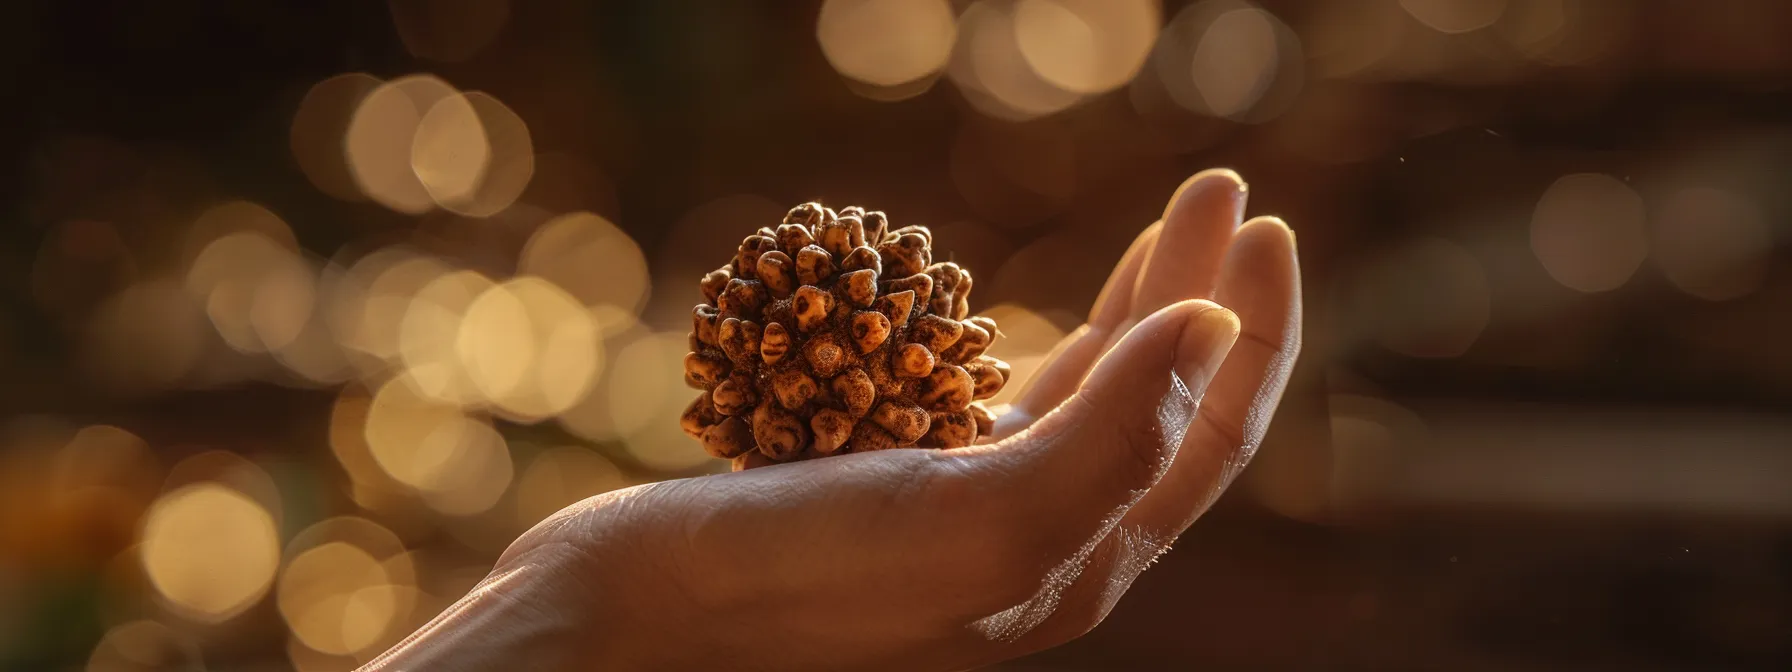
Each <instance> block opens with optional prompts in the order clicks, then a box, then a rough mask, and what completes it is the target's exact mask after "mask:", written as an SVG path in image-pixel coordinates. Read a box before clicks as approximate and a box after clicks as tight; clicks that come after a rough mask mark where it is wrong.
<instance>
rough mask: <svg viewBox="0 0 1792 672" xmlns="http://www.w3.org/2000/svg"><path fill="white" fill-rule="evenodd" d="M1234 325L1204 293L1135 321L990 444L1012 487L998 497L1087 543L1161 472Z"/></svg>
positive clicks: (1232, 335) (1216, 366) (1236, 328)
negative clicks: (1021, 425)
mask: <svg viewBox="0 0 1792 672" xmlns="http://www.w3.org/2000/svg"><path fill="white" fill-rule="evenodd" d="M1238 332H1239V323H1238V318H1237V316H1235V315H1233V314H1232V312H1231V311H1229V310H1226V309H1225V308H1222V307H1220V306H1219V305H1217V304H1214V303H1212V302H1209V301H1204V300H1193V301H1183V302H1180V303H1176V304H1172V305H1170V306H1168V307H1165V308H1163V309H1162V310H1159V311H1157V312H1156V313H1153V314H1151V315H1150V316H1149V317H1147V318H1145V319H1144V320H1143V321H1141V322H1139V324H1138V325H1137V326H1135V327H1133V328H1132V329H1131V330H1130V331H1129V332H1128V333H1127V334H1126V336H1125V337H1124V338H1122V339H1121V340H1120V342H1119V343H1118V344H1116V345H1115V346H1114V348H1113V349H1112V350H1110V351H1109V352H1108V353H1107V354H1106V355H1104V356H1103V357H1102V358H1101V361H1099V362H1098V363H1096V365H1095V369H1094V370H1093V371H1091V372H1090V373H1089V376H1088V378H1086V379H1084V381H1083V384H1082V387H1081V388H1080V389H1078V390H1077V393H1076V394H1075V395H1073V396H1071V398H1070V399H1069V400H1067V401H1065V402H1064V403H1063V404H1062V405H1060V406H1059V407H1058V408H1057V409H1056V410H1053V411H1052V412H1051V413H1048V414H1046V415H1045V417H1043V418H1040V419H1039V421H1038V422H1036V423H1034V424H1033V426H1032V427H1030V428H1028V429H1027V430H1026V431H1025V432H1022V433H1021V434H1018V435H1016V436H1014V437H1012V438H1010V439H1009V440H1007V441H1004V442H1002V443H999V444H995V445H994V446H991V451H990V453H991V457H993V458H997V459H1001V460H1004V461H1007V462H1009V463H1008V464H1005V465H1003V466H1004V468H1003V469H1001V472H1002V473H1005V474H1006V475H1007V478H1005V479H1003V480H1004V481H1005V483H1004V484H1003V485H1004V486H1007V487H1011V488H1013V489H1014V490H1015V492H1013V493H1012V495H1011V496H1009V497H1006V498H1005V500H1006V501H1010V502H1016V503H1019V505H1021V506H1025V507H1028V508H1032V509H1034V510H1033V511H1028V512H1020V513H1023V515H1026V516H1027V517H1032V516H1039V518H1035V519H1036V520H1052V521H1057V522H1058V523H1060V524H1057V525H1053V527H1055V528H1058V529H1061V530H1063V531H1064V533H1065V534H1072V535H1074V534H1080V535H1081V537H1080V538H1077V539H1074V540H1072V541H1074V543H1075V544H1076V545H1079V546H1080V545H1081V544H1083V543H1085V542H1087V541H1088V537H1087V535H1088V532H1089V530H1090V529H1091V527H1090V526H1100V525H1103V524H1105V521H1107V520H1110V519H1113V518H1114V516H1115V512H1116V511H1117V510H1119V509H1122V508H1124V507H1126V506H1129V505H1131V504H1132V503H1133V502H1134V501H1136V500H1137V498H1138V497H1139V496H1140V495H1142V494H1143V493H1144V491H1145V490H1146V489H1148V488H1150V487H1151V486H1152V485H1153V484H1155V483H1156V482H1157V480H1158V478H1160V477H1161V476H1162V475H1163V472H1164V470H1165V469H1166V468H1167V467H1168V466H1169V465H1170V463H1171V461H1172V459H1173V458H1174V457H1175V455H1176V450H1177V448H1178V447H1179V446H1181V444H1182V437H1183V434H1185V433H1186V432H1187V430H1188V427H1189V425H1190V423H1191V422H1192V421H1193V420H1194V418H1195V408H1196V406H1197V405H1198V404H1199V403H1200V399H1201V395H1202V394H1203V393H1205V391H1206V389H1207V382H1208V381H1209V380H1211V379H1212V378H1213V373H1214V372H1216V371H1218V370H1219V367H1220V363H1221V362H1223V361H1224V360H1225V358H1226V353H1227V352H1229V351H1231V349H1232V343H1233V342H1234V341H1235V340H1237V338H1238ZM1038 509H1046V510H1044V511H1041V510H1038ZM1084 523H1087V525H1085V524H1084ZM1074 547H1075V546H1073V548H1074Z"/></svg>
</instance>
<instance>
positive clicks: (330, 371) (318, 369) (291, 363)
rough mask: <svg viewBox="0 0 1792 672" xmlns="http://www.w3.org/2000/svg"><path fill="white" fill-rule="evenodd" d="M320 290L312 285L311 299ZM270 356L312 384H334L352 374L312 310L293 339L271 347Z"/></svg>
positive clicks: (328, 331)
mask: <svg viewBox="0 0 1792 672" xmlns="http://www.w3.org/2000/svg"><path fill="white" fill-rule="evenodd" d="M320 291H321V290H320V289H318V288H313V290H312V292H313V299H314V300H315V298H316V294H318V293H319V292H320ZM273 355H274V360H275V361H277V362H279V363H280V365H281V366H284V367H286V370H287V371H291V372H292V373H293V374H295V375H297V376H298V377H299V378H301V379H303V382H304V383H309V384H312V385H336V384H340V383H343V382H346V381H347V380H348V379H349V378H351V377H352V376H353V375H354V369H353V368H352V367H351V366H350V365H349V360H348V356H347V354H346V353H344V352H343V350H342V346H341V345H340V344H338V343H337V342H336V340H335V336H334V334H332V333H331V331H330V328H329V327H328V326H327V324H326V320H325V318H324V316H323V315H322V314H320V313H319V312H318V311H316V310H313V312H312V314H311V319H310V320H309V321H307V322H306V323H305V324H304V326H303V327H302V328H301V329H299V332H298V334H297V335H296V336H295V337H294V338H293V340H292V341H291V342H290V343H287V344H286V345H285V346H283V347H281V348H279V349H276V350H274V351H273Z"/></svg>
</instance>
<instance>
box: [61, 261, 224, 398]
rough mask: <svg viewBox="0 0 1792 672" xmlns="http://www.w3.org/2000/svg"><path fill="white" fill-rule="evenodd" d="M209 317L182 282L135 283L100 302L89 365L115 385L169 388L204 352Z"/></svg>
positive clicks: (88, 342) (90, 328)
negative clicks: (207, 318)
mask: <svg viewBox="0 0 1792 672" xmlns="http://www.w3.org/2000/svg"><path fill="white" fill-rule="evenodd" d="M204 329H205V316H204V313H203V312H201V311H200V309H199V307H198V306H197V305H195V304H194V302H193V299H192V297H191V296H189V295H188V294H187V292H186V291H185V290H183V289H182V288H181V286H180V285H179V284H178V283H175V282H172V281H165V280H158V281H151V282H147V283H143V284H138V285H132V286H130V287H127V288H125V290H124V291H122V292H120V293H118V294H117V295H115V296H113V297H112V298H111V299H109V300H107V301H106V302H105V303H103V304H101V305H100V307H99V309H98V310H97V311H95V314H94V317H93V319H92V320H91V321H90V322H89V323H88V328H87V340H86V347H85V356H86V362H85V364H86V368H87V370H88V371H89V372H90V373H91V374H92V375H93V376H94V377H95V378H96V379H98V380H99V381H100V382H103V383H107V384H109V385H110V386H112V387H115V388H123V389H133V390H140V389H145V388H150V389H153V388H165V387H168V386H171V385H174V384H175V383H177V382H179V381H181V380H182V379H183V378H185V377H186V375H187V374H188V372H189V371H191V370H192V369H193V366H194V365H195V364H197V363H198V361H199V357H200V355H201V354H202V353H204V351H205V341H204V340H203V338H202V337H203V336H204V331H203V330H204Z"/></svg>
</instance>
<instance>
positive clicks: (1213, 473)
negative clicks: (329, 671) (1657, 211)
mask: <svg viewBox="0 0 1792 672" xmlns="http://www.w3.org/2000/svg"><path fill="white" fill-rule="evenodd" d="M1244 202H1245V188H1244V184H1243V183H1242V182H1241V181H1240V180H1239V179H1238V177H1237V175H1235V174H1233V173H1232V172H1231V171H1223V170H1222V171H1207V172H1203V173H1201V174H1199V175H1196V176H1195V177H1193V178H1190V179H1189V180H1188V181H1187V182H1185V183H1184V184H1183V186H1182V188H1180V189H1178V190H1177V192H1176V194H1175V195H1174V196H1172V197H1171V199H1170V203H1169V206H1168V207H1167V208H1166V210H1165V214H1164V217H1163V219H1162V220H1161V221H1160V222H1158V223H1156V224H1153V225H1151V226H1150V227H1149V228H1146V229H1145V230H1144V232H1143V233H1141V234H1140V235H1139V237H1138V239H1137V240H1135V241H1134V243H1133V245H1132V247H1131V248H1130V249H1129V250H1128V251H1127V253H1126V255H1125V257H1123V258H1122V259H1121V261H1120V263H1119V264H1118V265H1117V266H1116V268H1115V270H1114V272H1113V274H1112V276H1111V277H1110V278H1109V279H1108V282H1107V285H1106V287H1105V288H1104V289H1103V290H1102V293H1101V296H1100V297H1099V298H1098V299H1097V300H1096V304H1095V306H1094V308H1093V309H1092V310H1091V312H1090V315H1089V321H1088V323H1087V324H1085V325H1084V326H1083V327H1081V328H1079V329H1078V330H1076V331H1075V332H1073V333H1072V334H1071V335H1070V336H1068V337H1067V338H1066V339H1065V340H1064V342H1063V343H1061V344H1060V345H1059V347H1058V348H1057V349H1056V350H1055V351H1054V352H1053V354H1052V356H1051V357H1050V358H1049V359H1048V360H1047V362H1046V363H1045V364H1044V365H1043V367H1042V368H1041V369H1040V370H1039V372H1038V373H1037V374H1036V375H1035V376H1034V378H1033V380H1032V382H1031V383H1030V384H1029V385H1028V386H1027V388H1026V389H1024V390H1022V391H1021V393H1020V395H1019V397H1018V398H1017V400H1016V401H1015V403H1014V404H1013V405H1012V406H1011V408H1010V409H1008V410H1007V412H1005V413H1004V414H1003V415H1001V416H1000V417H999V418H998V419H997V425H996V434H995V437H993V438H994V440H993V441H992V442H989V443H986V444H982V445H978V446H972V447H968V448H961V449H955V450H949V451H933V450H916V449H898V450H887V451H878V452H871V453H861V454H853V455H844V456H839V457H833V458H828V459H824V460H814V461H808V462H801V463H793V464H786V465H775V466H770V467H765V468H761V469H754V470H750V471H743V472H737V473H729V474H720V475H716V476H707V477H701V478H693V479H684V480H678V481H668V482H663V483H655V484H651V485H646V486H640V487H636V488H630V489H628V490H623V491H618V492H614V493H609V494H606V495H601V496H598V497H595V498H593V499H591V500H587V501H585V502H581V503H579V504H576V505H573V506H571V507H568V508H567V509H565V510H563V511H561V512H560V513H558V514H556V515H554V516H552V517H550V518H549V519H548V520H546V521H543V522H542V523H541V524H539V525H537V526H536V527H535V528H534V529H532V530H530V531H529V532H528V533H526V534H525V535H524V536H523V537H522V538H520V539H518V540H517V542H516V543H515V544H513V545H512V547H511V548H510V550H509V551H507V552H506V553H505V555H504V557H503V558H501V559H500V560H499V562H498V566H497V568H496V569H495V570H494V572H493V574H492V575H491V577H489V578H488V579H487V580H486V581H485V582H484V583H482V584H481V585H480V587H478V588H476V589H474V591H473V592H472V593H471V594H469V595H468V596H467V597H466V598H464V599H462V600H461V601H460V602H458V603H456V604H455V605H454V606H453V607H450V608H449V609H448V610H447V611H445V612H444V613H443V614H442V615H441V616H439V617H438V618H437V619H436V620H435V621H432V622H431V624H430V625H428V626H425V628H424V629H423V630H422V631H420V632H419V633H418V634H416V635H413V636H412V637H411V638H410V639H408V640H406V642H404V643H402V644H400V645H399V646H398V647H396V648H394V649H393V650H392V651H391V652H388V653H387V654H386V655H385V656H382V657H381V658H380V659H377V660H375V661H374V662H372V663H370V664H369V665H368V667H367V668H366V669H408V668H411V667H431V668H439V667H459V668H466V669H483V668H485V667H489V666H492V665H495V664H510V665H518V664H522V665H525V666H526V667H527V668H528V669H541V668H559V669H743V670H810V669H813V670H842V669H863V670H879V669H891V670H955V669H966V668H971V667H976V666H979V665H984V664H989V663H993V662H997V661H1000V660H1005V659H1008V658H1013V657H1016V656H1019V655H1023V654H1025V653H1028V652H1031V651H1036V650H1039V649H1042V648H1046V647H1049V646H1053V645H1056V644H1059V643H1062V642H1065V641H1068V640H1070V639H1072V638H1075V637H1077V636H1079V635H1081V634H1083V633H1084V632H1087V631H1088V630H1089V629H1091V628H1093V627H1094V626H1095V625H1097V624H1099V623H1100V622H1101V620H1102V619H1103V618H1104V617H1105V616H1106V615H1107V613H1108V611H1109V610H1110V609H1111V608H1112V607H1113V606H1114V604H1115V603H1116V602H1117V601H1118V600H1119V599H1120V597H1121V595H1122V594H1124V593H1125V591H1126V589H1127V587H1128V586H1130V585H1131V583H1132V581H1133V579H1134V578H1135V577H1137V576H1138V574H1139V573H1140V572H1142V571H1144V569H1145V568H1146V567H1147V566H1149V565H1150V563H1151V562H1152V561H1153V560H1154V559H1155V558H1156V557H1157V556H1158V555H1159V554H1161V553H1162V552H1164V551H1165V550H1166V549H1168V547H1169V545H1170V543H1171V542H1173V541H1174V540H1175V539H1176V537H1177V536H1178V535H1180V534H1181V533H1182V532H1183V530H1185V529H1187V527H1188V526H1189V525H1190V524H1191V523H1193V522H1194V521H1195V519H1196V518H1197V517H1199V516H1200V515H1201V513H1202V512H1204V511H1205V510H1206V509H1207V508H1208V507H1209V506H1210V505H1211V504H1212V503H1213V501H1214V499H1215V498H1217V497H1218V496H1219V494H1220V493H1221V492H1222V491H1223V490H1224V489H1225V487H1226V486H1227V485H1228V484H1229V483H1230V482H1231V480H1232V479H1233V478H1234V477H1235V476H1236V475H1237V473H1238V472H1239V471H1240V470H1241V469H1243V468H1244V466H1245V464H1246V463H1247V462H1248V461H1249V460H1250V458H1251V455H1252V453H1254V452H1255V450H1256V447H1257V445H1258V443H1259V441H1260V440H1261V439H1262V436H1263V433H1264V430H1265V429H1266V427H1267V424H1268V422H1269V419H1270V417H1271V415H1272V414H1273V412H1274V410H1275V407H1276V404H1277V403H1278V401H1279V399H1280V397H1281V392H1282V389H1283V387H1284V386H1285V385H1286V383H1287V380H1288V375H1289V371H1290V369H1291V368H1292V365H1293V362H1294V359H1295V356H1296V355H1297V353H1298V351H1299V349H1300V288H1299V272H1298V268H1297V264H1296V258H1295V249H1294V237H1293V234H1292V233H1291V232H1290V231H1289V230H1288V228H1287V226H1286V225H1285V224H1283V223H1282V222H1281V221H1280V220H1277V219H1273V218H1258V219H1254V220H1251V221H1250V222H1246V223H1244V224H1243V225H1242V226H1241V225H1240V221H1241V219H1242V212H1243V209H1244ZM1220 306H1225V308H1221V307H1220ZM1228 309H1229V310H1228Z"/></svg>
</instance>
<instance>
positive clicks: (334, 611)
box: [275, 516, 433, 665]
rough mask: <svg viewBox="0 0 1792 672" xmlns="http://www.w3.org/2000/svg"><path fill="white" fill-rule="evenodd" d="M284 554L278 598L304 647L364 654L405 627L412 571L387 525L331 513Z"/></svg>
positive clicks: (387, 643) (377, 648) (409, 557)
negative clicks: (385, 526) (284, 560)
mask: <svg viewBox="0 0 1792 672" xmlns="http://www.w3.org/2000/svg"><path fill="white" fill-rule="evenodd" d="M286 557H287V564H286V568H285V569H284V570H283V571H282V572H281V575H280V581H279V584H278V585H277V587H276V589H275V602H276V606H277V607H278V608H279V610H280V615H281V617H282V618H284V619H285V621H286V624H287V627H288V628H289V629H290V630H291V631H292V633H293V635H294V637H296V638H297V639H299V640H301V641H302V642H303V643H304V644H305V646H306V648H307V649H309V650H311V651H315V652H319V653H327V654H331V655H339V656H346V655H355V656H356V657H357V658H358V659H360V660H365V659H366V658H367V657H368V656H370V655H371V654H374V653H377V652H378V651H380V650H383V649H384V648H386V647H388V646H390V645H391V643H392V641H393V640H395V639H396V638H398V637H400V636H402V635H404V634H406V633H408V632H410V629H411V625H412V624H411V622H410V621H411V615H412V609H413V607H414V606H415V605H416V583H417V570H416V567H415V565H414V563H413V556H412V554H411V553H408V552H406V551H405V548H404V544H403V543H402V542H401V541H400V540H399V538H398V536H397V535H396V534H393V533H392V532H391V531H390V530H387V529H386V528H384V527H381V526H380V525H379V524H377V523H374V522H372V521H370V520H367V519H365V518H357V517H353V516H343V517H337V518H330V519H327V520H324V521H321V522H319V523H317V524H315V525H312V526H311V527H308V528H306V529H305V530H304V531H302V532H300V533H298V534H297V535H295V536H294V537H293V539H292V542H291V543H290V544H289V545H288V547H287V551H286ZM432 615H433V614H432ZM401 630H402V632H401ZM344 662H347V663H350V664H351V665H352V663H353V661H344Z"/></svg>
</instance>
